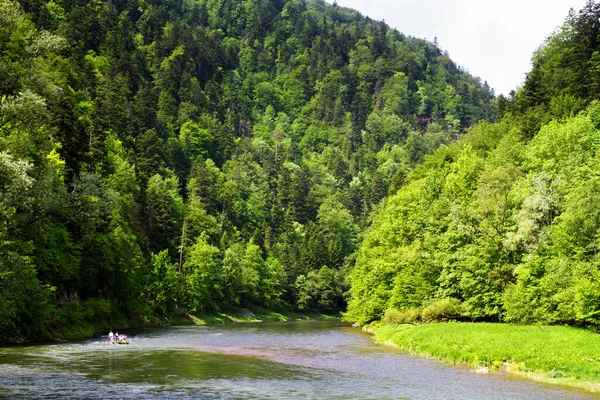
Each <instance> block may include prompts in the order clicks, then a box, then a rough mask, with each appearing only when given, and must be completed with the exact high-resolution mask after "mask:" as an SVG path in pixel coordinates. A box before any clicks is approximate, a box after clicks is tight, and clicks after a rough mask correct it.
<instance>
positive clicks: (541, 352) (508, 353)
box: [370, 322, 600, 392]
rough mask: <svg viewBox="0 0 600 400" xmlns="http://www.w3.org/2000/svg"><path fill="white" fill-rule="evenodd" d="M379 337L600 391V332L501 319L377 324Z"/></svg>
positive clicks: (431, 354)
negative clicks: (487, 321) (508, 321)
mask: <svg viewBox="0 0 600 400" xmlns="http://www.w3.org/2000/svg"><path fill="white" fill-rule="evenodd" d="M370 330H371V331H372V332H373V333H374V335H375V339H376V340H377V341H379V342H382V343H386V344H389V345H394V346H398V347H400V348H402V349H404V350H406V351H409V352H411V353H413V354H416V355H420V356H424V357H428V358H434V359H439V360H443V361H445V362H449V363H457V364H470V365H473V366H474V367H476V368H477V371H480V372H487V371H488V370H489V371H493V370H494V369H502V370H508V371H511V372H515V373H517V374H521V375H524V376H527V377H529V378H532V379H535V380H538V381H543V382H549V383H556V384H564V385H569V386H574V387H580V388H584V389H586V390H589V391H593V392H598V391H600V336H599V335H598V333H594V332H592V331H588V330H585V329H580V328H574V327H568V326H545V325H511V324H497V323H458V322H450V323H435V324H422V325H409V324H402V325H373V326H372V327H371V329H370Z"/></svg>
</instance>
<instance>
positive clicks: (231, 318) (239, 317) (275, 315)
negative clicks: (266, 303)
mask: <svg viewBox="0 0 600 400" xmlns="http://www.w3.org/2000/svg"><path fill="white" fill-rule="evenodd" d="M339 318H340V315H339V314H323V313H319V312H315V311H308V312H294V311H272V310H258V311H256V313H253V312H251V311H249V310H246V309H235V310H231V311H228V312H221V313H218V314H213V315H189V319H190V321H191V322H192V323H193V324H195V325H206V324H219V323H229V322H263V321H290V320H299V319H303V320H306V319H339Z"/></svg>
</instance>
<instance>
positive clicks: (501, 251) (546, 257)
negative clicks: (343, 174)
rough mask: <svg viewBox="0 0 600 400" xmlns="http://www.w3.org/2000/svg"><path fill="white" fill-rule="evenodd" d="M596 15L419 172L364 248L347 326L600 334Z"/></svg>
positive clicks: (576, 20) (587, 13) (559, 38)
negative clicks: (460, 323) (441, 321)
mask: <svg viewBox="0 0 600 400" xmlns="http://www.w3.org/2000/svg"><path fill="white" fill-rule="evenodd" d="M599 17H600V5H598V4H595V2H593V1H588V2H587V4H586V6H585V7H584V8H583V9H582V10H581V11H579V12H575V11H574V10H571V11H570V12H569V14H568V16H567V18H566V21H565V23H564V24H563V25H562V26H561V27H559V28H557V29H556V31H555V32H553V33H552V34H551V35H550V36H549V37H548V38H547V40H546V41H545V43H544V44H543V45H542V46H541V47H540V48H539V49H538V50H537V51H536V52H535V54H534V55H533V58H532V70H531V72H529V73H528V74H527V77H526V80H525V82H524V85H523V87H522V88H520V89H519V90H518V91H514V92H512V93H511V95H510V97H509V98H505V97H504V96H499V97H498V99H497V106H498V109H497V122H496V123H494V124H490V123H488V122H479V123H477V124H475V125H474V126H473V127H471V128H469V129H468V133H467V134H466V135H464V136H462V137H461V139H460V140H459V141H456V142H453V143H452V144H449V145H447V146H440V148H438V149H437V150H435V151H434V153H433V154H431V155H428V156H426V157H425V158H424V162H423V163H421V164H419V165H418V166H416V167H415V168H413V169H411V170H410V171H409V172H408V174H407V175H406V178H405V180H404V182H403V185H402V186H401V187H400V188H399V190H398V191H397V192H395V193H393V194H391V195H390V196H388V197H387V198H385V199H384V200H383V201H382V204H381V205H380V206H379V209H378V210H377V211H376V212H375V213H374V217H373V222H372V224H371V226H370V227H369V228H368V229H367V230H366V232H365V235H364V240H363V242H362V245H361V246H360V248H359V249H358V252H357V256H356V264H355V267H354V268H353V269H352V270H351V272H350V274H349V281H350V282H351V289H350V293H351V296H350V300H349V305H348V315H347V317H348V318H349V319H352V320H356V321H359V322H361V323H365V322H368V321H373V320H378V319H380V318H383V319H384V320H388V321H390V322H393V321H395V322H410V321H417V320H428V319H431V318H439V317H443V318H463V319H467V320H472V321H476V320H479V321H482V320H484V321H500V322H515V323H544V324H570V325H578V326H586V327H590V328H593V329H598V328H599V327H600V296H599V294H600V263H599V261H600V260H599V259H598V253H599V250H600V243H599V241H598V239H599V238H600V237H599V234H600V208H599V207H598V205H599V204H600V101H599V100H600V90H599V89H600V86H599V82H600V81H599V79H600V74H599V73H600V42H599V40H600V36H599V34H600V25H599V24H598V20H599Z"/></svg>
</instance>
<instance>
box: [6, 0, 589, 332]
mask: <svg viewBox="0 0 600 400" xmlns="http://www.w3.org/2000/svg"><path fill="white" fill-rule="evenodd" d="M565 11H567V10H565ZM599 17H600V6H598V5H596V4H595V3H594V2H593V1H590V2H588V4H587V5H586V7H585V8H584V9H583V10H581V11H579V12H575V11H573V10H572V11H571V12H570V13H569V14H568V16H567V18H566V21H565V23H564V25H563V26H562V27H560V28H558V29H557V30H556V31H555V32H554V33H553V34H552V35H551V36H549V37H548V39H547V41H546V42H545V43H544V44H543V45H542V46H541V47H540V49H539V50H538V51H537V52H536V53H535V54H534V56H533V60H532V70H531V72H530V73H529V74H528V75H527V79H526V81H525V83H524V85H523V87H521V88H519V89H518V90H516V91H515V92H513V93H511V95H510V96H509V97H508V98H506V97H504V96H498V97H496V96H495V94H494V91H493V89H491V88H490V87H489V86H488V85H487V83H486V82H482V81H481V80H480V79H479V78H476V77H473V76H472V75H470V74H469V73H468V71H467V70H466V69H464V68H462V67H459V66H457V65H456V64H455V63H454V62H453V61H452V60H451V59H450V57H449V55H448V53H447V52H445V51H443V50H442V49H440V48H439V46H438V45H437V41H436V40H434V41H433V42H429V41H426V40H423V39H417V38H414V37H411V36H407V35H406V34H404V33H401V32H399V31H398V30H395V29H392V28H390V27H388V26H387V25H386V24H385V23H384V22H379V21H373V20H371V19H369V18H368V17H364V16H362V15H360V14H359V13H358V12H356V11H354V10H351V9H347V8H343V7H340V6H338V5H337V4H335V3H334V4H328V3H326V2H324V1H322V0H244V1H235V0H110V1H103V0H94V1H89V2H88V1H81V0H56V1H55V0H50V1H45V0H19V1H16V0H0V186H1V188H2V190H0V332H2V333H3V335H2V340H7V339H8V340H20V339H24V338H25V339H32V338H34V339H48V338H54V337H57V336H59V335H64V334H65V332H67V331H70V330H76V329H77V327H80V326H86V325H87V326H92V328H93V330H95V331H97V332H98V331H102V330H107V329H108V327H110V326H114V325H115V324H124V323H125V322H124V321H127V323H129V324H132V325H138V326H139V325H144V324H149V323H152V322H153V321H167V322H168V321H169V319H170V318H171V317H173V316H177V315H187V314H191V315H201V314H211V313H218V312H220V311H223V310H227V309H236V308H248V309H251V310H257V309H289V310H322V311H346V310H347V312H346V313H345V314H344V315H345V318H346V319H348V320H351V321H356V322H359V323H366V322H369V321H374V320H378V319H380V318H385V317H386V316H387V317H390V316H392V317H394V318H397V319H398V318H399V319H407V320H416V319H419V318H426V315H429V314H431V313H432V310H433V311H435V310H437V312H438V314H439V315H442V314H444V315H452V316H457V317H460V318H468V319H472V320H494V321H510V322H547V323H568V324H585V325H595V324H597V323H598V322H600V320H599V318H600V298H599V297H598V296H597V293H598V292H599V290H600V269H599V268H598V267H599V264H598V261H597V259H596V258H597V253H598V250H599V249H600V244H597V243H596V237H597V235H598V232H599V230H598V229H599V228H600V226H599V225H600V211H598V210H597V209H596V203H597V202H598V201H599V200H600V178H599V176H600V173H599V172H600V163H599V162H598V157H597V155H596V149H597V147H598V146H600V141H599V140H598V139H597V138H598V137H600V131H599V130H598V129H599V128H600V103H598V101H597V100H598V98H599V97H600V90H599V89H600V75H599V68H600V55H599V54H600V53H599V50H600V43H599V42H598V39H599V37H598V34H599V33H600V32H599V30H600V26H599V24H598V19H599ZM427 310H429V311H428V312H429V314H427V312H426V311H427ZM433 314H435V312H433Z"/></svg>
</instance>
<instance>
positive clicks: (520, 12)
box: [328, 0, 585, 95]
mask: <svg viewBox="0 0 600 400" xmlns="http://www.w3.org/2000/svg"><path fill="white" fill-rule="evenodd" d="M328 1H329V2H330V3H332V2H333V0H328ZM337 4H338V5H340V6H343V7H350V8H354V9H356V10H358V11H360V13H361V14H363V15H365V16H369V17H371V18H372V19H375V20H385V22H386V23H387V24H388V25H389V26H391V27H393V28H396V29H398V30H399V31H400V32H402V33H404V34H406V35H410V36H415V37H418V38H426V39H427V40H430V41H433V39H434V37H437V39H438V43H439V46H440V47H441V48H442V50H447V51H448V52H449V53H450V57H451V58H452V60H454V62H456V63H457V64H458V65H460V66H462V67H464V68H465V69H467V70H468V71H469V72H470V73H471V74H472V75H475V76H479V77H480V78H481V79H482V81H487V82H488V84H489V85H490V86H491V87H492V88H494V90H495V91H496V94H500V93H503V94H505V95H507V94H508V93H509V92H510V91H511V90H513V89H516V88H517V87H519V86H522V84H523V80H524V79H525V73H526V72H527V71H529V70H530V67H531V56H532V54H533V52H534V51H535V50H536V49H537V48H538V47H539V46H540V45H541V44H542V43H543V42H544V40H545V38H546V37H547V36H548V35H549V34H550V33H551V32H552V31H554V30H555V29H556V28H557V27H558V26H560V25H562V24H563V22H564V21H565V19H566V17H567V14H568V13H569V9H570V8H571V7H573V8H574V9H575V10H576V11H579V10H580V9H581V8H583V6H584V5H585V0H494V1H491V0H337Z"/></svg>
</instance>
